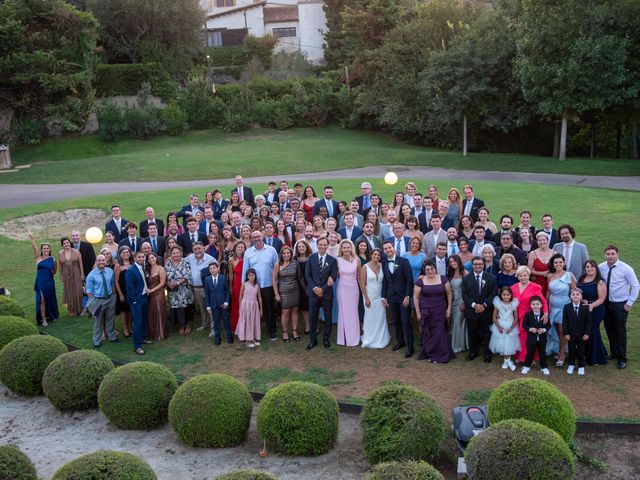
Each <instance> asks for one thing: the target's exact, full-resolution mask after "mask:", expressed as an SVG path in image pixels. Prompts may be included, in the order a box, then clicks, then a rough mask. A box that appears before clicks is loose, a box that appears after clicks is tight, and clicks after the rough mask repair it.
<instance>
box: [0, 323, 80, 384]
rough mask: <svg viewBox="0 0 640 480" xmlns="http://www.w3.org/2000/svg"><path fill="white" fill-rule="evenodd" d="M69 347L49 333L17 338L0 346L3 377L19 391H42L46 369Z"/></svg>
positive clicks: (4, 381)
mask: <svg viewBox="0 0 640 480" xmlns="http://www.w3.org/2000/svg"><path fill="white" fill-rule="evenodd" d="M66 351H67V347H66V346H65V344H64V343H62V342H61V341H60V340H58V339H57V338H55V337H50V336H48V335H28V336H26V337H20V338H16V339H15V340H12V341H11V342H9V343H8V344H7V345H5V347H4V348H3V349H2V350H0V381H2V383H4V384H5V385H6V386H7V387H8V388H9V389H11V390H13V391H14V392H16V393H20V394H22V395H40V394H41V393H42V375H43V374H44V371H45V370H46V369H47V367H48V366H49V364H50V363H51V362H52V361H53V360H54V359H55V358H56V357H57V356H58V355H62V354H63V353H65V352H66Z"/></svg>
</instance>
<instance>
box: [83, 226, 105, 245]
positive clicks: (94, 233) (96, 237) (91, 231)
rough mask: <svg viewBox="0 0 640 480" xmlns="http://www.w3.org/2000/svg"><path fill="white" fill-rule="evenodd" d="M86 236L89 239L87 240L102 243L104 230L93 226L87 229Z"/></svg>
mask: <svg viewBox="0 0 640 480" xmlns="http://www.w3.org/2000/svg"><path fill="white" fill-rule="evenodd" d="M84 236H85V238H86V239H87V242H89V243H92V244H94V245H95V244H96V243H100V242H101V241H102V230H100V229H99V228H98V227H91V228H88V229H87V231H86V232H85V234H84Z"/></svg>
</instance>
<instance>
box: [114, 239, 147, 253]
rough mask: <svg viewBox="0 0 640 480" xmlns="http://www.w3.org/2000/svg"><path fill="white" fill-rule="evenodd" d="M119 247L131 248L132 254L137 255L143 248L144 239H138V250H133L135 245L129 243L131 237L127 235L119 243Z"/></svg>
mask: <svg viewBox="0 0 640 480" xmlns="http://www.w3.org/2000/svg"><path fill="white" fill-rule="evenodd" d="M118 245H119V246H123V245H126V246H127V247H129V248H131V252H132V253H136V252H138V251H139V250H140V247H141V246H142V237H136V248H135V249H134V248H133V244H132V243H131V242H130V241H129V236H128V235H125V236H124V237H122V240H120V242H119V243H118Z"/></svg>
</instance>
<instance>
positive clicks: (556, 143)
mask: <svg viewBox="0 0 640 480" xmlns="http://www.w3.org/2000/svg"><path fill="white" fill-rule="evenodd" d="M559 155H560V124H559V123H558V122H554V128H553V154H552V156H553V158H558V156H559Z"/></svg>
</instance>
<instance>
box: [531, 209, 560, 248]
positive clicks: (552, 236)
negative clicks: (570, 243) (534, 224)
mask: <svg viewBox="0 0 640 480" xmlns="http://www.w3.org/2000/svg"><path fill="white" fill-rule="evenodd" d="M540 232H545V233H546V234H547V235H549V248H553V246H554V245H555V244H556V243H560V242H561V240H560V237H559V236H558V231H557V230H556V229H555V228H553V217H552V216H551V214H550V213H545V214H544V215H543V216H542V229H540V230H538V231H537V232H536V235H537V234H538V233H540Z"/></svg>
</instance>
